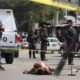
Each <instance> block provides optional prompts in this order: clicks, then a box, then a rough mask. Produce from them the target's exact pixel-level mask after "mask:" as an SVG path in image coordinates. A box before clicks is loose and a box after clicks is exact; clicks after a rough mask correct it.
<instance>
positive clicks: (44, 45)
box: [40, 28, 48, 61]
mask: <svg viewBox="0 0 80 80" xmlns="http://www.w3.org/2000/svg"><path fill="white" fill-rule="evenodd" d="M40 39H41V53H40V55H41V60H43V61H45V60H46V57H45V54H46V50H47V43H48V40H47V32H46V30H45V28H42V30H41V32H40Z"/></svg>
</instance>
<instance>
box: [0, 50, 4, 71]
mask: <svg viewBox="0 0 80 80" xmlns="http://www.w3.org/2000/svg"><path fill="white" fill-rule="evenodd" d="M0 69H2V70H4V68H3V67H2V65H1V51H0Z"/></svg>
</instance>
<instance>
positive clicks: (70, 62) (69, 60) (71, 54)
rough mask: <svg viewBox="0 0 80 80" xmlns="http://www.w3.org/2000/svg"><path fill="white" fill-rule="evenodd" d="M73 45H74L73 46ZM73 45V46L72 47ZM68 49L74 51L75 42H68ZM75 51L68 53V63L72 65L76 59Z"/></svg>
mask: <svg viewBox="0 0 80 80" xmlns="http://www.w3.org/2000/svg"><path fill="white" fill-rule="evenodd" d="M71 45H73V46H72V47H71ZM70 47H71V48H70ZM67 49H71V51H70V52H74V51H75V44H74V43H73V44H71V43H70V42H68V43H67ZM74 55H75V54H74V53H68V64H69V65H71V64H72V63H73V59H74Z"/></svg>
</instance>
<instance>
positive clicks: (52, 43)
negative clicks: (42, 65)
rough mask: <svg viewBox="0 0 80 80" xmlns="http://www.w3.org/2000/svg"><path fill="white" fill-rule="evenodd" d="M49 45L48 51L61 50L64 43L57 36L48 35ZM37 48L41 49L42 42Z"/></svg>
mask: <svg viewBox="0 0 80 80" xmlns="http://www.w3.org/2000/svg"><path fill="white" fill-rule="evenodd" d="M48 41H49V45H48V46H47V53H48V52H54V51H59V50H60V46H61V45H62V43H61V42H60V41H59V40H58V38H56V37H48ZM36 46H37V47H36V49H38V50H40V42H39V43H37V45H36Z"/></svg>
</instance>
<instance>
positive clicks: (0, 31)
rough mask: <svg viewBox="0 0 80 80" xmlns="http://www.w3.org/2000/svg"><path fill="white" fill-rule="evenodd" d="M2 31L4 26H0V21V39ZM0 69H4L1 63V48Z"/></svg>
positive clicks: (0, 24)
mask: <svg viewBox="0 0 80 80" xmlns="http://www.w3.org/2000/svg"><path fill="white" fill-rule="evenodd" d="M3 31H4V28H2V23H1V21H0V40H1V38H2V32H3ZM0 69H2V70H4V68H3V67H2V65H1V50H0Z"/></svg>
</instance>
